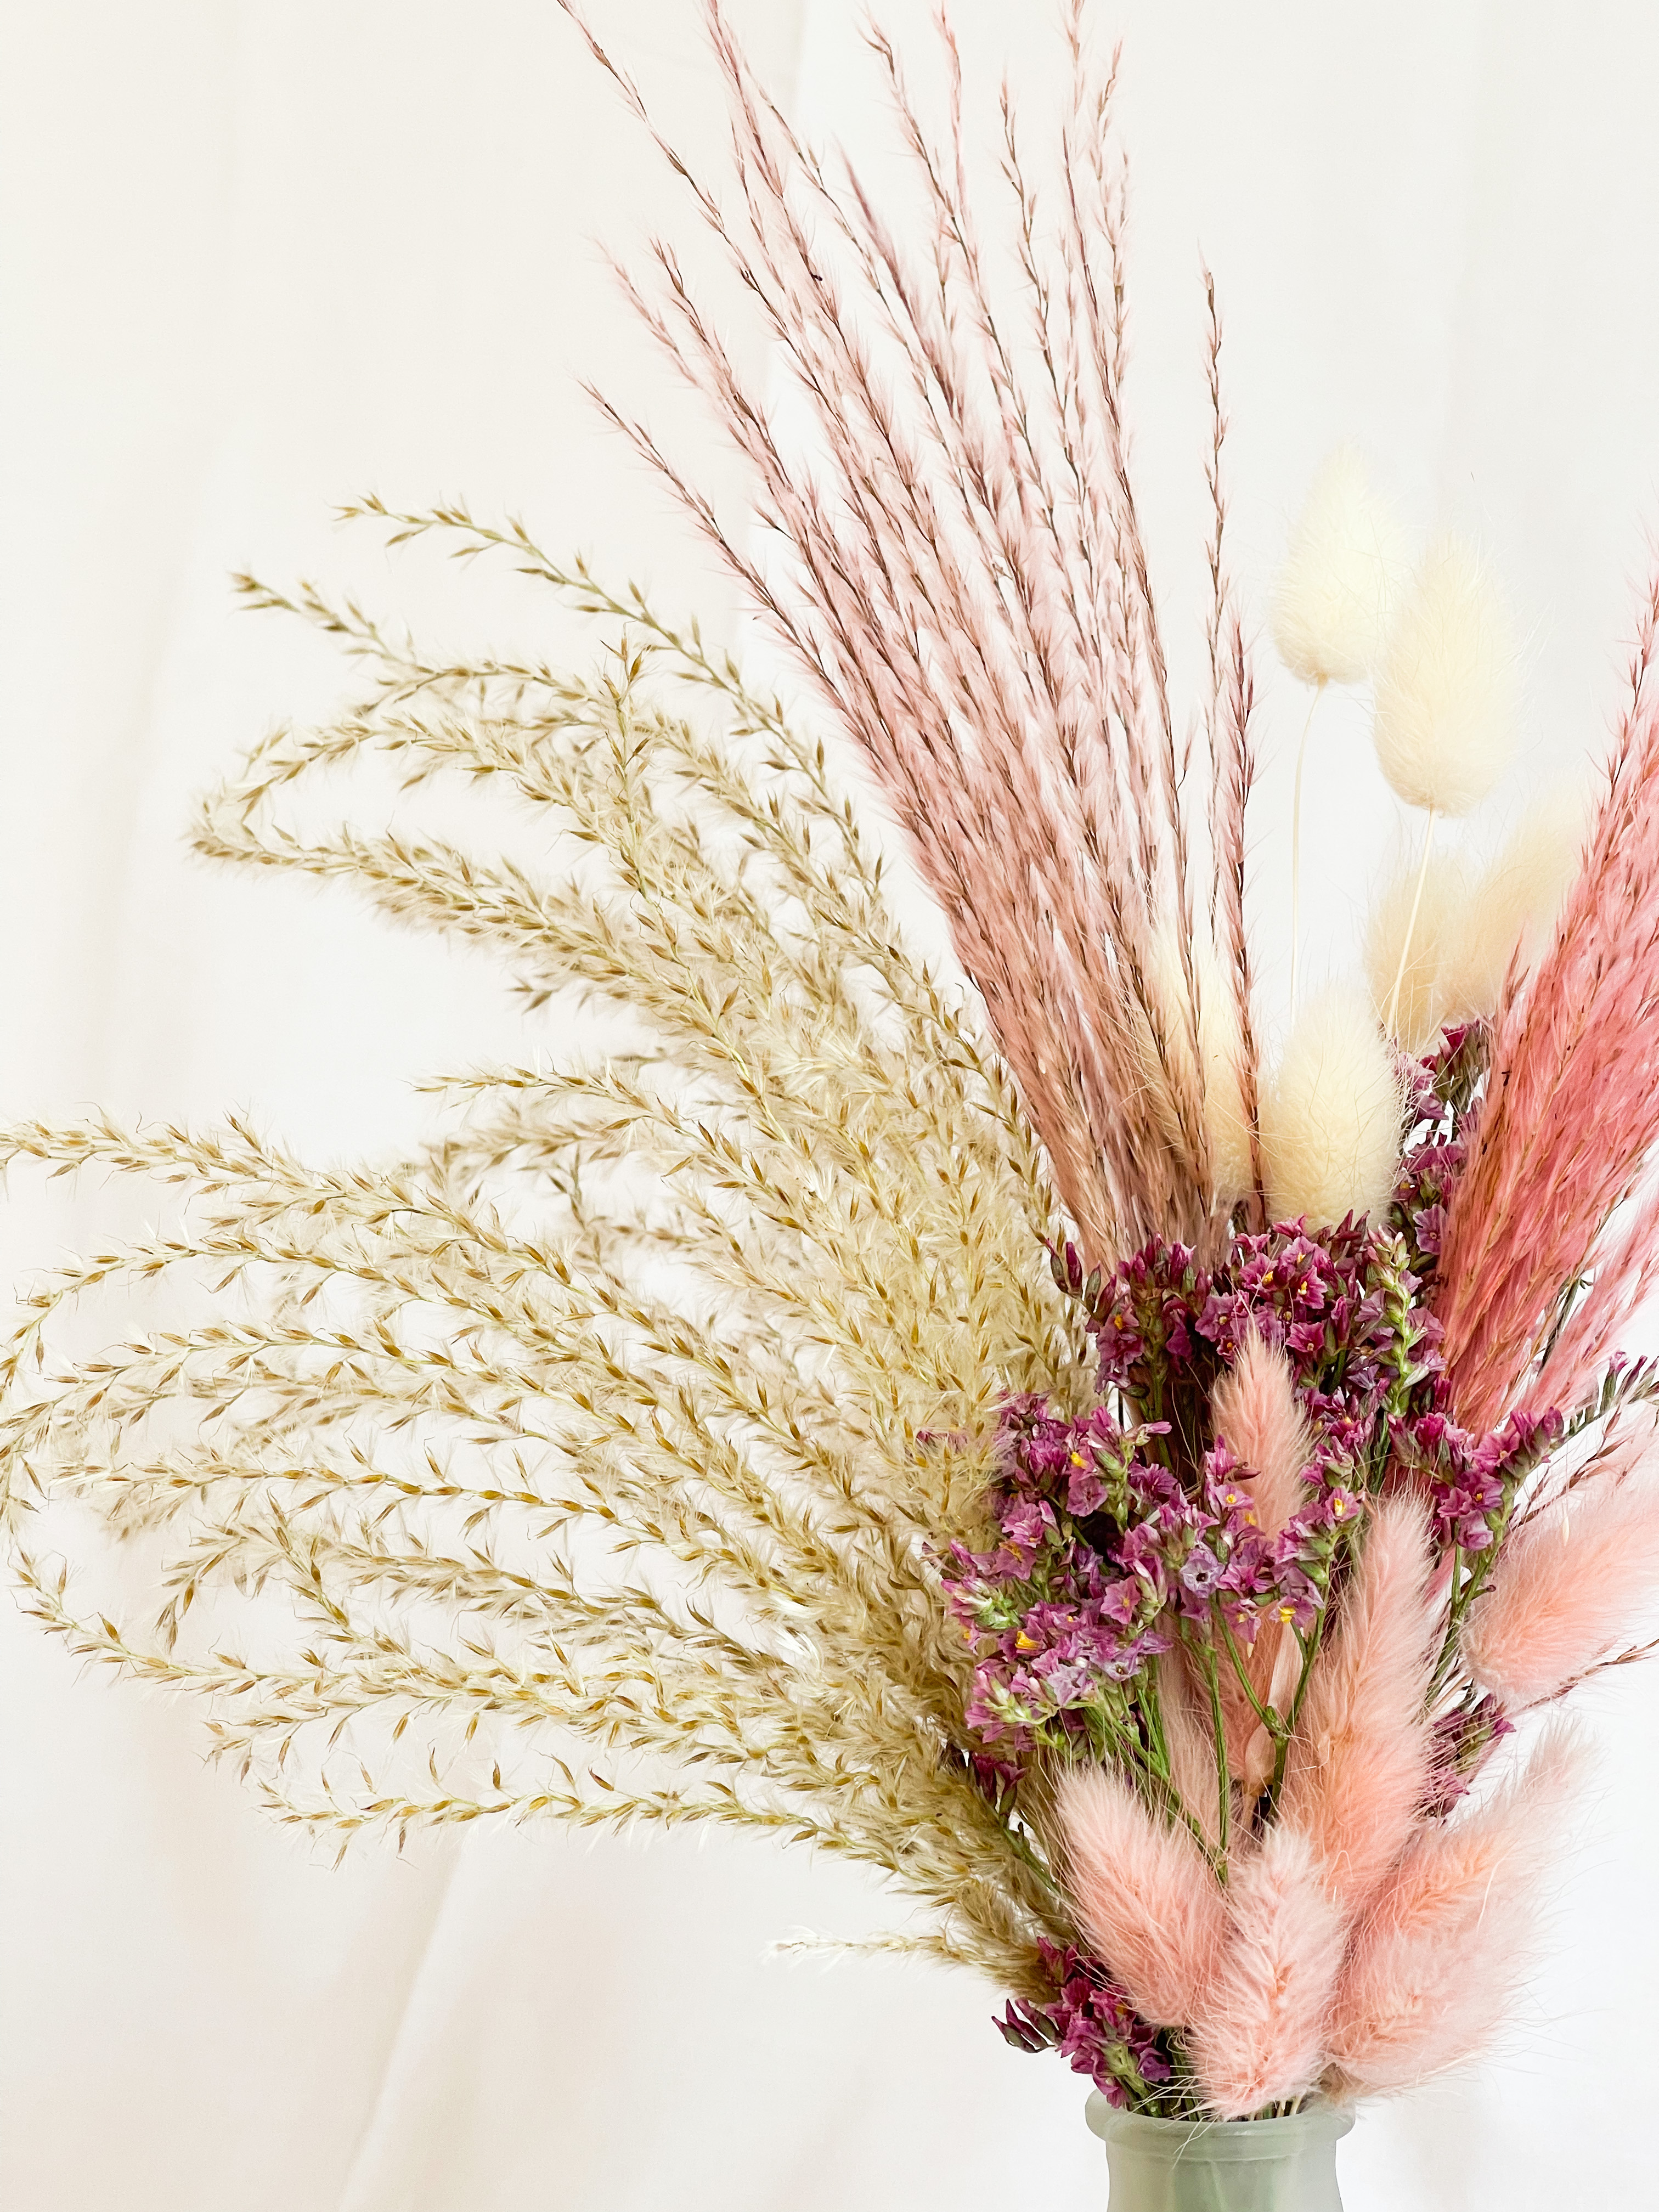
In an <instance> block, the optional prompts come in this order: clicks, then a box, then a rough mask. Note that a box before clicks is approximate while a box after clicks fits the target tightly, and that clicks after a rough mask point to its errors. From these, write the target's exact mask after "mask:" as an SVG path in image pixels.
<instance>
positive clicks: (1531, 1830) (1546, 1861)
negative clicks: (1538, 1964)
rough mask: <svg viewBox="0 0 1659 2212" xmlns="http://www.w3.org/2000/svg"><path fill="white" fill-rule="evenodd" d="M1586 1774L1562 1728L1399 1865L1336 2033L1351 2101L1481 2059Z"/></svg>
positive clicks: (1529, 1943)
mask: <svg viewBox="0 0 1659 2212" xmlns="http://www.w3.org/2000/svg"><path fill="white" fill-rule="evenodd" d="M1584 1768H1585V1762H1584V1759H1583V1751H1582V1749H1581V1747H1580V1746H1579V1745H1578V1743H1577V1740H1576V1739H1575V1738H1574V1737H1573V1736H1572V1735H1571V1733H1570V1732H1569V1731H1568V1730H1566V1729H1564V1728H1562V1727H1561V1726H1560V1725H1559V1724H1558V1725H1557V1726H1556V1727H1555V1728H1554V1729H1552V1730H1551V1731H1550V1732H1549V1734H1548V1735H1546V1736H1545V1737H1544V1738H1543V1739H1542V1740H1541V1742H1540V1743H1539V1745H1538V1747H1537V1748H1536V1750H1535V1751H1534V1753H1533V1755H1532V1757H1531V1759H1530V1760H1529V1761H1528V1765H1527V1766H1526V1768H1525V1770H1524V1771H1523V1772H1522V1775H1521V1776H1520V1777H1519V1778H1518V1779H1517V1780H1516V1781H1515V1782H1513V1783H1511V1784H1510V1786H1509V1787H1508V1789H1506V1790H1504V1791H1503V1792H1502V1793H1500V1795H1499V1796H1497V1797H1495V1798H1494V1799H1492V1802H1490V1803H1488V1804H1486V1805H1485V1806H1483V1807H1481V1808H1479V1809H1478V1810H1476V1811H1474V1812H1473V1813H1468V1814H1464V1815H1463V1816H1462V1818H1460V1819H1454V1820H1450V1821H1447V1822H1443V1823H1441V1822H1434V1823H1431V1824H1430V1825H1428V1826H1425V1829H1424V1831H1423V1832H1422V1833H1421V1834H1420V1835H1419V1838H1418V1839H1417V1841H1416V1842H1415V1843H1414V1844H1413V1845H1412V1847H1411V1849H1410V1850H1408V1851H1407V1853H1406V1855H1405V1857H1403V1858H1402V1859H1401V1862H1400V1863H1399V1865H1398V1866H1397V1867H1396V1868H1395V1870H1394V1872H1393V1874H1392V1875H1390V1876H1389V1881H1388V1884H1387V1886H1386V1887H1385V1888H1384V1890H1383V1894H1382V1896H1381V1897H1380V1898H1379V1899H1378V1900H1377V1904H1376V1910H1375V1911H1374V1912H1373V1913H1372V1914H1371V1915H1370V1918H1369V1919H1368V1920H1367V1921H1366V1922H1365V1923H1364V1925H1363V1926H1362V1927H1361V1928H1360V1929H1358V1932H1357V1934H1356V1936H1355V1937H1354V1940H1353V1943H1352V1947H1351V1948H1350V1951H1349V1954H1348V1957H1347V1960H1346V1963H1345V1964H1344V1966H1343V1969H1342V1973H1341V1977H1340V1980H1339V1982H1338V1984H1337V1991H1336V2000H1335V2002H1334V2005H1333V2007H1332V2008H1331V2015H1330V2019H1329V2021H1328V2026H1327V2029H1326V2044H1327V2050H1328V2055H1329V2057H1331V2059H1332V2060H1333V2061H1334V2063H1335V2065H1336V2067H1337V2068H1338V2069H1340V2075H1341V2076H1342V2077H1343V2081H1344V2085H1345V2087H1346V2089H1347V2091H1348V2092H1349V2093H1352V2094H1357V2095H1362V2096H1363V2095H1367V2094H1372V2093H1376V2092H1379V2091H1384V2090H1389V2089H1406V2088H1410V2087H1413V2086H1414V2085H1415V2084H1416V2083H1417V2082H1419V2081H1425V2080H1426V2079H1427V2078H1428V2076H1429V2075H1431V2074H1436V2073H1438V2072H1439V2071H1440V2070H1441V2069H1442V2068H1443V2067H1447V2066H1458V2065H1462V2063H1464V2061H1465V2060H1467V2059H1469V2058H1472V2057H1474V2056H1475V2054H1476V2053H1477V2052H1478V2051H1479V2050H1480V2047H1481V2045H1483V2044H1484V2043H1485V2042H1486V2040H1487V2039H1488V2038H1489V2037H1490V2036H1491V2035H1492V2033H1493V2031H1494V2030H1495V2029H1496V2028H1497V2027H1498V2024H1499V2022H1500V2021H1502V2019H1503V2017H1504V2013H1505V2012H1506V2010H1507V2009H1508V2007H1509V2002H1510V1998H1511V1996H1513V1995H1514V1992H1515V1989H1516V1984H1517V1982H1518V1981H1519V1980H1520V1978H1521V1977H1522V1974H1523V1973H1524V1972H1525V1971H1526V1968H1527V1966H1528V1959H1529V1954H1530V1952H1531V1949H1532V1947H1533V1943H1534V1931H1535V1928H1536V1923H1537V1913H1538V1893H1539V1890H1540V1887H1541V1884H1542V1882H1543V1881H1544V1879H1545V1877H1546V1876H1547V1873H1548V1870H1549V1868H1550V1865H1551V1863H1552V1861H1553V1858H1554V1857H1555V1855H1556V1852H1557V1850H1558V1848H1559V1839H1560V1834H1561V1830H1562V1828H1563V1826H1565V1819H1566V1815H1567V1814H1568V1812H1569V1810H1570V1808H1571V1803H1572V1801H1573V1797H1574V1796H1575V1794H1576V1793H1577V1790H1579V1789H1580V1788H1581V1787H1582V1784H1583V1777H1584Z"/></svg>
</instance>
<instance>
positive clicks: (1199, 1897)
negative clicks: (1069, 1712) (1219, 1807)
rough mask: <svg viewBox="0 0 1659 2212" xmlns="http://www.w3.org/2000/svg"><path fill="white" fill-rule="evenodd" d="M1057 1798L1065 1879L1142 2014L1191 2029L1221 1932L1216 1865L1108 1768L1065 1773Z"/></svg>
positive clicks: (1081, 1915) (1096, 1941)
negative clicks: (1197, 2003) (1189, 2024)
mask: <svg viewBox="0 0 1659 2212" xmlns="http://www.w3.org/2000/svg"><path fill="white" fill-rule="evenodd" d="M1058 1803H1059V1809H1060V1832H1061V1836H1062V1838H1063V1840H1064V1844H1065V1858H1064V1863H1065V1869H1066V1887H1067V1888H1068V1889H1069V1890H1070V1892H1071V1895H1072V1902H1073V1905H1075V1906H1076V1908H1077V1914H1078V1918H1079V1921H1080V1922H1081V1923H1082V1924H1083V1926H1084V1928H1085V1929H1086V1930H1087V1932H1088V1936H1089V1939H1090V1941H1091V1942H1092V1943H1093V1944H1094V1946H1095V1948H1096V1950H1097V1952H1098V1954H1099V1955H1100V1957H1101V1959H1102V1960H1103V1961H1104V1963H1105V1965H1106V1966H1107V1967H1108V1968H1109V1970H1110V1972H1112V1973H1113V1974H1114V1975H1115V1977H1116V1978H1117V1979H1118V1981H1120V1982H1121V1984H1122V1985H1123V1987H1124V1989H1125V1990H1126V1991H1127V1994H1128V1998H1129V2002H1131V2004H1133V2007H1134V2008H1135V2010H1136V2011H1137V2012H1138V2013H1139V2014H1140V2015H1141V2016H1142V2018H1143V2019H1145V2020H1149V2021H1152V2025H1153V2026H1154V2027H1180V2026H1182V2024H1183V2023H1184V2022H1185V2021H1188V2020H1189V2019H1190V2018H1191V2017H1192V2012H1193V2008H1194V2004H1195V2003H1196V2002H1197V1998H1198V1993H1199V1991H1200V1989H1201V1988H1202V1987H1203V1985H1204V1983H1205V1981H1206V1979H1207V1978H1208V1976H1209V1973H1210V1972H1211V1969H1212V1966H1213V1965H1214V1961H1215V1953H1216V1945H1217V1942H1218V1940H1219V1937H1220V1933H1221V1923H1222V1917H1223V1906H1222V1894H1221V1885H1220V1884H1219V1882H1218V1881H1217V1880H1216V1878H1215V1875H1214V1874H1213V1873H1212V1871H1211V1869H1210V1865H1209V1862H1208V1861H1207V1860H1206V1857H1205V1856H1204V1854H1203V1852H1202V1851H1201V1850H1200V1848H1199V1846H1198V1844H1197V1843H1196V1841H1195V1840H1194V1838H1193V1836H1192V1834H1191V1833H1190V1832H1189V1831H1188V1830H1187V1829H1186V1828H1177V1827H1174V1826H1170V1824H1169V1823H1168V1822H1167V1821H1165V1820H1161V1819H1159V1818H1158V1817H1157V1816H1156V1815H1154V1814H1152V1813H1150V1812H1148V1810H1147V1809H1146V1806H1145V1805H1144V1804H1142V1802H1141V1801H1140V1799H1139V1797H1138V1796H1136V1795H1135V1793H1134V1791H1133V1790H1132V1789H1131V1788H1130V1787H1129V1785H1128V1784H1127V1783H1126V1782H1124V1781H1122V1780H1121V1778H1119V1777H1118V1776H1117V1775H1115V1774H1112V1773H1109V1772H1107V1771H1104V1770H1103V1769H1100V1768H1088V1769H1078V1770H1074V1771H1073V1772H1072V1773H1070V1774H1068V1775H1066V1777H1065V1778H1064V1779H1063V1780H1062V1781H1061V1783H1060V1788H1059V1792H1058Z"/></svg>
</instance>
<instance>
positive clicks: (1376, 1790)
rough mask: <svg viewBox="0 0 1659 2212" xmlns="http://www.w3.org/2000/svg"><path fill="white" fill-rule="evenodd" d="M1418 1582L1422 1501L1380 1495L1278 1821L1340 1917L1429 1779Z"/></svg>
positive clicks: (1324, 1654)
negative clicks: (1304, 1847)
mask: <svg viewBox="0 0 1659 2212" xmlns="http://www.w3.org/2000/svg"><path fill="white" fill-rule="evenodd" d="M1428 1583H1429V1540H1428V1524H1427V1521H1426V1519H1425V1514H1424V1510H1423V1508H1422V1506H1421V1504H1419V1501H1418V1500H1417V1499H1416V1498H1389V1499H1385V1500H1384V1501H1383V1504H1380V1505H1378V1506H1377V1507H1376V1509H1375V1510H1374V1512H1373V1513H1372V1516H1371V1518H1370V1526H1369V1527H1368V1528H1367V1529H1366V1530H1365V1532H1364V1542H1363V1545H1362V1547H1361V1548H1360V1553H1359V1558H1358V1562H1357V1564H1356V1565H1355V1567H1354V1571H1353V1574H1352V1578H1351V1580H1350V1582H1349V1584H1348V1589H1347V1594H1346V1600H1345V1601H1344V1604H1343V1607H1342V1612H1341V1616H1340V1620H1339V1621H1338V1624H1337V1626H1336V1629H1335V1632H1334V1634H1333V1635H1332V1636H1331V1637H1330V1638H1329V1640H1328V1642H1327V1643H1326V1644H1325V1645H1324V1648H1323V1649H1322V1650H1321V1652H1320V1654H1319V1656H1318V1658H1317V1659H1316V1661H1315V1662H1314V1668H1313V1673H1312V1675H1311V1677H1310V1681H1309V1684H1308V1694H1307V1699H1306V1702H1305V1704H1304V1706H1303V1711H1302V1717H1301V1720H1300V1721H1299V1723H1298V1724H1297V1731H1296V1734H1295V1735H1294V1736H1293V1737H1292V1738H1291V1748H1290V1756H1289V1758H1288V1759H1287V1760H1286V1762H1285V1789H1284V1794H1283V1796H1282V1797H1281V1798H1280V1801H1279V1813H1280V1818H1281V1819H1282V1820H1284V1822H1285V1826H1287V1827H1291V1828H1295V1829H1297V1831H1298V1832H1300V1833H1302V1834H1303V1835H1304V1836H1305V1837H1306V1838H1307V1839H1308V1841H1309V1844H1310V1845H1311V1847H1312V1849H1313V1851H1314V1853H1315V1855H1316V1857H1317V1859H1318V1861H1319V1863H1320V1864H1321V1866H1322V1868H1323V1869H1324V1874H1325V1880H1326V1881H1327V1883H1328V1887H1329V1888H1330V1891H1331V1894H1332V1895H1333V1896H1334V1898H1335V1899H1337V1901H1338V1902H1339V1903H1340V1905H1341V1906H1342V1908H1343V1910H1344V1911H1345V1912H1346V1913H1348V1914H1349V1915H1350V1916H1358V1914H1360V1913H1362V1912H1364V1910H1365V1908H1366V1906H1367V1905H1369V1904H1370V1901H1371V1899H1372V1898H1373V1897H1374V1896H1375V1894H1376V1890H1377V1887H1378V1886H1379V1884H1380V1883H1381V1882H1382V1881H1383V1878H1384V1877H1385V1875H1387V1874H1388V1871H1389V1868H1390V1867H1391V1866H1392V1865H1393V1863H1394V1862H1395V1859H1396V1858H1398V1857H1399V1856H1400V1854H1401V1851H1402V1850H1404V1849H1405V1847H1406V1843H1407V1838H1408V1837H1409V1835H1410V1833H1411V1829H1412V1823H1413V1818H1414V1817H1415V1814H1416V1812H1417V1808H1418V1807H1419V1805H1420V1804H1421V1803H1422V1801H1423V1796H1424V1791H1425V1786H1426V1784H1427V1781H1428V1771H1429V1759H1430V1752H1431V1736H1430V1730H1429V1726H1428V1723H1427V1720H1426V1718H1425V1714H1424V1700H1425V1693H1426V1692H1427V1689H1428V1680H1429V1671H1430V1668H1431V1664H1432V1662H1433V1656H1434V1653H1435V1650H1436V1647H1437V1641H1438V1639H1437V1634H1436V1615H1437V1607H1431V1605H1430V1602H1429V1599H1428V1595H1427V1591H1428Z"/></svg>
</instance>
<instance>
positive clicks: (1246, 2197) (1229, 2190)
mask: <svg viewBox="0 0 1659 2212" xmlns="http://www.w3.org/2000/svg"><path fill="white" fill-rule="evenodd" d="M1085 2117H1086V2118H1087V2119H1088V2123H1089V2127H1090V2130H1091V2132H1092V2133H1093V2134H1095V2135H1097V2136H1099V2137H1100V2139H1101V2141H1102V2142H1103V2143H1104V2144H1105V2146H1106V2170H1107V2172H1108V2174H1109V2177H1110V2183H1111V2194H1110V2198H1109V2204H1110V2212H1342V2197H1341V2192H1340V2191H1339V2189H1338V2188H1337V2185H1336V2146H1337V2144H1338V2142H1340V2139H1341V2138H1342V2136H1345V2135H1346V2134H1347V2132H1348V2130H1349V2129H1350V2128H1351V2127H1352V2125H1353V2120H1352V2116H1351V2115H1350V2114H1349V2113H1347V2112H1339V2111H1337V2110H1336V2109H1335V2108H1334V2106H1329V2105H1316V2106H1314V2107H1313V2108H1312V2109H1311V2110H1310V2111H1309V2112H1295V2113H1292V2114H1291V2117H1290V2118H1288V2119H1283V2120H1218V2121H1204V2120H1155V2119H1149V2118H1147V2117H1146V2114H1145V2113H1142V2112H1119V2111H1117V2110H1116V2108H1115V2106H1111V2105H1109V2104H1108V2103H1107V2101H1106V2100H1105V2098H1104V2097H1103V2096H1101V2095H1100V2094H1099V2093H1098V2092H1097V2093H1095V2094H1093V2095H1092V2096H1091V2098H1090V2100H1089V2102H1088V2106H1087V2110H1086V2115H1085Z"/></svg>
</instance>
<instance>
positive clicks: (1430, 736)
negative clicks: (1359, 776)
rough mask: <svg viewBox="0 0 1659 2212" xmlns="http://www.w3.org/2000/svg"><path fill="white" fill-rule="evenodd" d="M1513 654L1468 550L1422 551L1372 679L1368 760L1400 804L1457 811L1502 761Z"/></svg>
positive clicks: (1435, 547)
mask: <svg viewBox="0 0 1659 2212" xmlns="http://www.w3.org/2000/svg"><path fill="white" fill-rule="evenodd" d="M1515 713H1516V648H1515V636H1514V632H1513V630H1512V629H1511V628H1510V620H1509V616H1508V614H1507V612H1506V611H1505V609H1504V604H1503V601H1502V600H1501V599H1500V598H1499V597H1498V591H1497V589H1496V586H1494V585H1493V584H1492V580H1491V579H1490V578H1489V576H1488V575H1487V574H1486V569H1485V568H1484V567H1483V566H1482V564H1481V562H1480V557H1479V556H1478V555H1477V554H1476V553H1475V552H1474V549H1473V548H1472V547H1470V546H1468V545H1466V544H1464V543H1463V542H1462V539H1460V538H1438V539H1437V540H1436V542H1435V543H1434V544H1432V545H1431V546H1430V548H1429V550H1428V551H1427V553H1426V554H1425V556H1424V557H1423V561H1422V564H1421V566H1420V567H1419V569H1418V572H1417V574H1416V575H1415V577H1414V578H1413V580H1412V584H1411V587H1410V589H1409V590H1408V591H1407V593H1406V595H1405V597H1404V599H1402V601H1401V605H1400V609H1399V611H1398V613H1397V614H1396V616H1395V621H1394V626H1393V628H1392V629H1391V630H1390V632H1389V642H1388V647H1387V649H1386V651H1385V652H1384V653H1383V664H1382V667H1381V669H1380V671H1378V675H1377V679H1376V756H1377V758H1378V760H1379V761H1380V762H1381V763H1382V766H1383V775H1385V776H1387V778H1388V780H1389V783H1390V784H1392V786H1393V787H1394V788H1395V791H1396V792H1397V793H1399V795H1400V796H1401V799H1404V800H1405V801H1406V803H1407V805H1408V806H1423V807H1428V808H1430V809H1431V810H1432V811H1434V812H1436V813H1437V814H1467V813H1468V811H1469V810H1470V808H1471V807H1474V806H1477V805H1479V804H1480V801H1481V800H1482V799H1484V798H1485V797H1486V794H1487V793H1488V792H1489V791H1490V790H1491V789H1492V786H1493V785H1494V784H1495V783H1496V782H1497V781H1498V777H1499V776H1500V775H1502V774H1503V773H1504V769H1505V768H1507V767H1508V765H1509V763H1510V755H1511V753H1512V751H1513V750H1514V743H1515Z"/></svg>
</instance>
